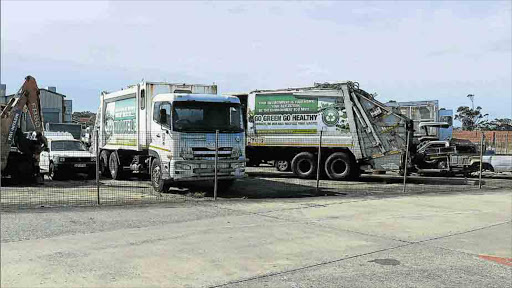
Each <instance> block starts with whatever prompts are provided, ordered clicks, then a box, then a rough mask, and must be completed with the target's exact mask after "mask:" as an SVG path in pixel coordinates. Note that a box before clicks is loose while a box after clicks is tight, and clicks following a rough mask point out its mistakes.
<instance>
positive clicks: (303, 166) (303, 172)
mask: <svg viewBox="0 0 512 288" xmlns="http://www.w3.org/2000/svg"><path fill="white" fill-rule="evenodd" d="M316 168H317V167H316V159H315V156H314V155H313V154H312V153H309V152H301V153H299V154H297V155H295V157H293V160H292V171H293V173H294V174H295V175H297V177H299V178H302V179H306V178H313V177H315V175H316Z"/></svg>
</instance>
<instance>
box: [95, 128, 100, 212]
mask: <svg viewBox="0 0 512 288" xmlns="http://www.w3.org/2000/svg"><path fill="white" fill-rule="evenodd" d="M98 134H99V133H98V129H95V130H94V149H95V151H96V196H97V203H98V205H100V149H99V147H100V145H99V135H98Z"/></svg>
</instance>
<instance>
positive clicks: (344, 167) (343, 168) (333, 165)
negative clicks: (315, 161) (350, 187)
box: [325, 152, 353, 180]
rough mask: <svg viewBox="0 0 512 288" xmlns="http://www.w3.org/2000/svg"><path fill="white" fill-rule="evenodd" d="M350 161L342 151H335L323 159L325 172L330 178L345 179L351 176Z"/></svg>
mask: <svg viewBox="0 0 512 288" xmlns="http://www.w3.org/2000/svg"><path fill="white" fill-rule="evenodd" d="M352 170H353V167H352V161H350V157H348V155H347V154H345V153H343V152H336V153H333V154H331V155H330V156H329V157H327V160H326V161H325V173H326V174H327V176H329V178H330V179H332V180H345V179H348V178H350V176H352V174H353V172H352Z"/></svg>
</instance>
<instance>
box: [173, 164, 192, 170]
mask: <svg viewBox="0 0 512 288" xmlns="http://www.w3.org/2000/svg"><path fill="white" fill-rule="evenodd" d="M174 168H175V169H176V170H190V169H191V167H190V165H188V164H183V163H176V164H175V165H174Z"/></svg>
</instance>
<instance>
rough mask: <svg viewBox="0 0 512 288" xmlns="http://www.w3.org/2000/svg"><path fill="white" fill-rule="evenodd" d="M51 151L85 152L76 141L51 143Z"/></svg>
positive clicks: (82, 146) (81, 145)
mask: <svg viewBox="0 0 512 288" xmlns="http://www.w3.org/2000/svg"><path fill="white" fill-rule="evenodd" d="M52 151H86V149H85V147H84V145H83V144H82V143H80V142H78V141H52Z"/></svg>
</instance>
